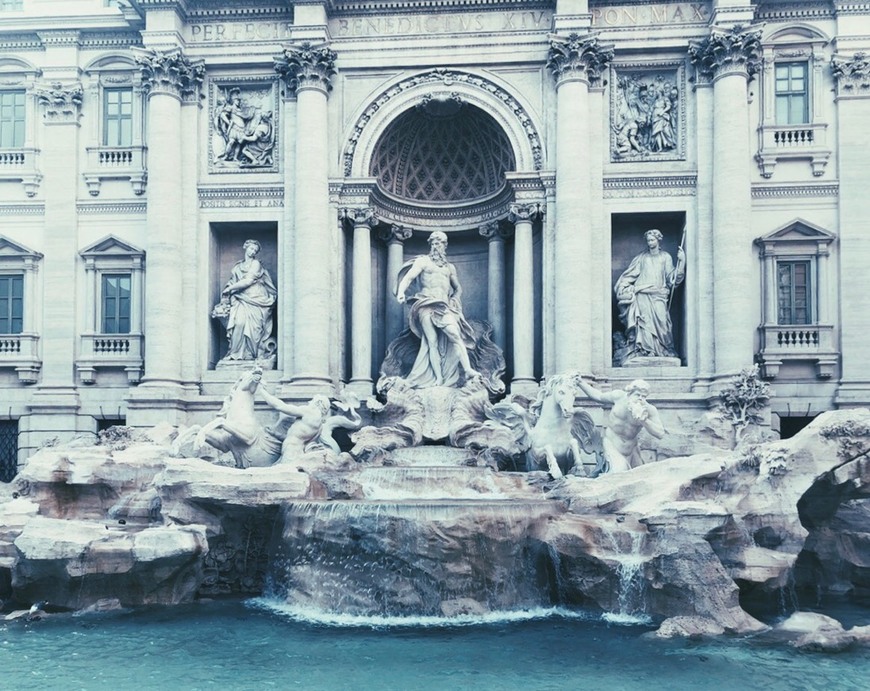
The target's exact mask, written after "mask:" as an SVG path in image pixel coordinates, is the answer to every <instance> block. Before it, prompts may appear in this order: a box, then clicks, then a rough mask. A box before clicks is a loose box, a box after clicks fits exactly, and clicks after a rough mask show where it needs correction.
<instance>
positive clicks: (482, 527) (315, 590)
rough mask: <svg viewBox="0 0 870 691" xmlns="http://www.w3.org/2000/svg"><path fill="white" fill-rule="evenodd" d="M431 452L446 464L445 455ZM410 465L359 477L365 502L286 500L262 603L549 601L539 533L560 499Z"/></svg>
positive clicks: (373, 605)
mask: <svg viewBox="0 0 870 691" xmlns="http://www.w3.org/2000/svg"><path fill="white" fill-rule="evenodd" d="M421 451H423V453H425V451H424V450H421ZM419 454H420V451H418V455H419ZM438 454H441V455H440V456H439V455H438ZM432 455H433V457H435V458H436V460H437V459H438V458H441V460H443V449H439V448H438V447H434V448H433V451H432ZM416 460H417V464H415V465H413V466H408V467H390V468H373V469H365V470H363V471H362V472H360V473H358V474H356V476H355V478H354V480H355V482H357V483H359V484H360V485H361V486H362V494H363V496H364V497H366V498H365V499H360V500H334V501H327V500H324V501H310V502H294V503H291V504H288V505H287V506H286V507H285V508H284V516H283V526H282V530H281V534H280V537H279V544H278V545H277V547H276V559H275V561H274V564H273V566H272V569H271V577H270V586H269V589H268V590H267V596H268V597H271V598H277V599H278V600H280V601H281V602H282V603H287V604H289V605H291V606H293V607H296V608H299V609H309V610H312V609H313V610H317V611H319V612H321V613H323V614H327V615H336V614H344V615H355V616H379V617H397V616H399V617H401V616H420V615H422V616H455V615H458V614H483V613H486V612H492V611H503V610H520V609H527V608H536V607H542V606H549V605H550V604H551V603H550V590H551V589H550V588H549V584H548V572H549V570H548V569H547V560H548V556H547V551H546V549H545V548H544V547H543V543H542V541H541V540H539V539H538V537H537V536H538V535H539V534H540V531H541V530H542V529H543V526H545V525H546V522H547V519H548V517H550V516H552V515H554V514H555V513H557V512H558V511H559V506H558V504H557V503H555V502H553V501H548V500H545V499H542V498H540V496H539V495H538V494H535V493H534V491H530V492H529V493H528V494H529V498H528V499H517V487H518V486H520V484H521V483H519V482H518V481H517V479H516V478H514V477H511V476H509V475H506V474H499V473H494V472H493V471H492V470H490V469H489V468H475V467H467V466H466V465H465V464H464V463H463V464H461V465H459V466H456V465H454V466H452V467H451V466H445V465H443V464H439V465H434V464H433V465H431V466H426V465H423V464H422V463H420V461H419V459H416ZM463 460H464V461H465V462H467V459H465V457H463ZM505 488H509V489H510V490H511V495H512V497H513V498H510V499H508V498H507V496H508V495H507V494H505V493H504V492H503V491H502V490H503V489H505ZM457 497H458V498H457Z"/></svg>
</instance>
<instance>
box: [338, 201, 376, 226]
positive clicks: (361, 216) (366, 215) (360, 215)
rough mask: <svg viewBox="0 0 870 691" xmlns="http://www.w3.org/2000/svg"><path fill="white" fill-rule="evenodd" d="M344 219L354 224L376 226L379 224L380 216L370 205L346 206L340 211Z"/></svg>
mask: <svg viewBox="0 0 870 691" xmlns="http://www.w3.org/2000/svg"><path fill="white" fill-rule="evenodd" d="M339 215H340V217H341V218H342V219H347V220H348V221H350V222H351V223H353V225H354V226H368V227H369V228H374V227H375V226H376V225H377V224H378V216H377V214H376V213H375V210H374V209H373V208H372V207H370V206H365V207H345V208H343V209H341V210H340V211H339Z"/></svg>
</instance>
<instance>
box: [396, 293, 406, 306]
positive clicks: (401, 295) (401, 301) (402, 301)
mask: <svg viewBox="0 0 870 691" xmlns="http://www.w3.org/2000/svg"><path fill="white" fill-rule="evenodd" d="M396 300H398V301H399V304H400V305H404V304H405V294H404V293H396Z"/></svg>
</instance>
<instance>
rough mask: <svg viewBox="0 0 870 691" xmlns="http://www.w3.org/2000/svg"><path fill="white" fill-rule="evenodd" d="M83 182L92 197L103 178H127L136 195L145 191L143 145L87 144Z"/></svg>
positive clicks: (145, 177) (98, 191) (95, 194)
mask: <svg viewBox="0 0 870 691" xmlns="http://www.w3.org/2000/svg"><path fill="white" fill-rule="evenodd" d="M87 151H88V170H87V172H86V173H85V184H86V185H87V186H88V192H89V193H90V195H91V196H92V197H97V196H99V194H100V187H101V185H102V183H103V180H129V181H130V184H131V185H132V187H133V194H135V195H136V196H139V195H141V194H142V193H144V192H145V182H146V179H147V173H146V170H145V151H146V148H145V147H144V146H89V147H88V149H87Z"/></svg>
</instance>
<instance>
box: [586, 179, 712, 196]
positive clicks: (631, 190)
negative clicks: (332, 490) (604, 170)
mask: <svg viewBox="0 0 870 691" xmlns="http://www.w3.org/2000/svg"><path fill="white" fill-rule="evenodd" d="M603 182H604V184H603V188H604V198H605V199H613V198H617V197H660V196H664V197H681V196H694V195H695V194H696V192H697V185H698V177H697V176H696V175H656V176H643V177H609V178H608V177H606V178H604V181H603Z"/></svg>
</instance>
